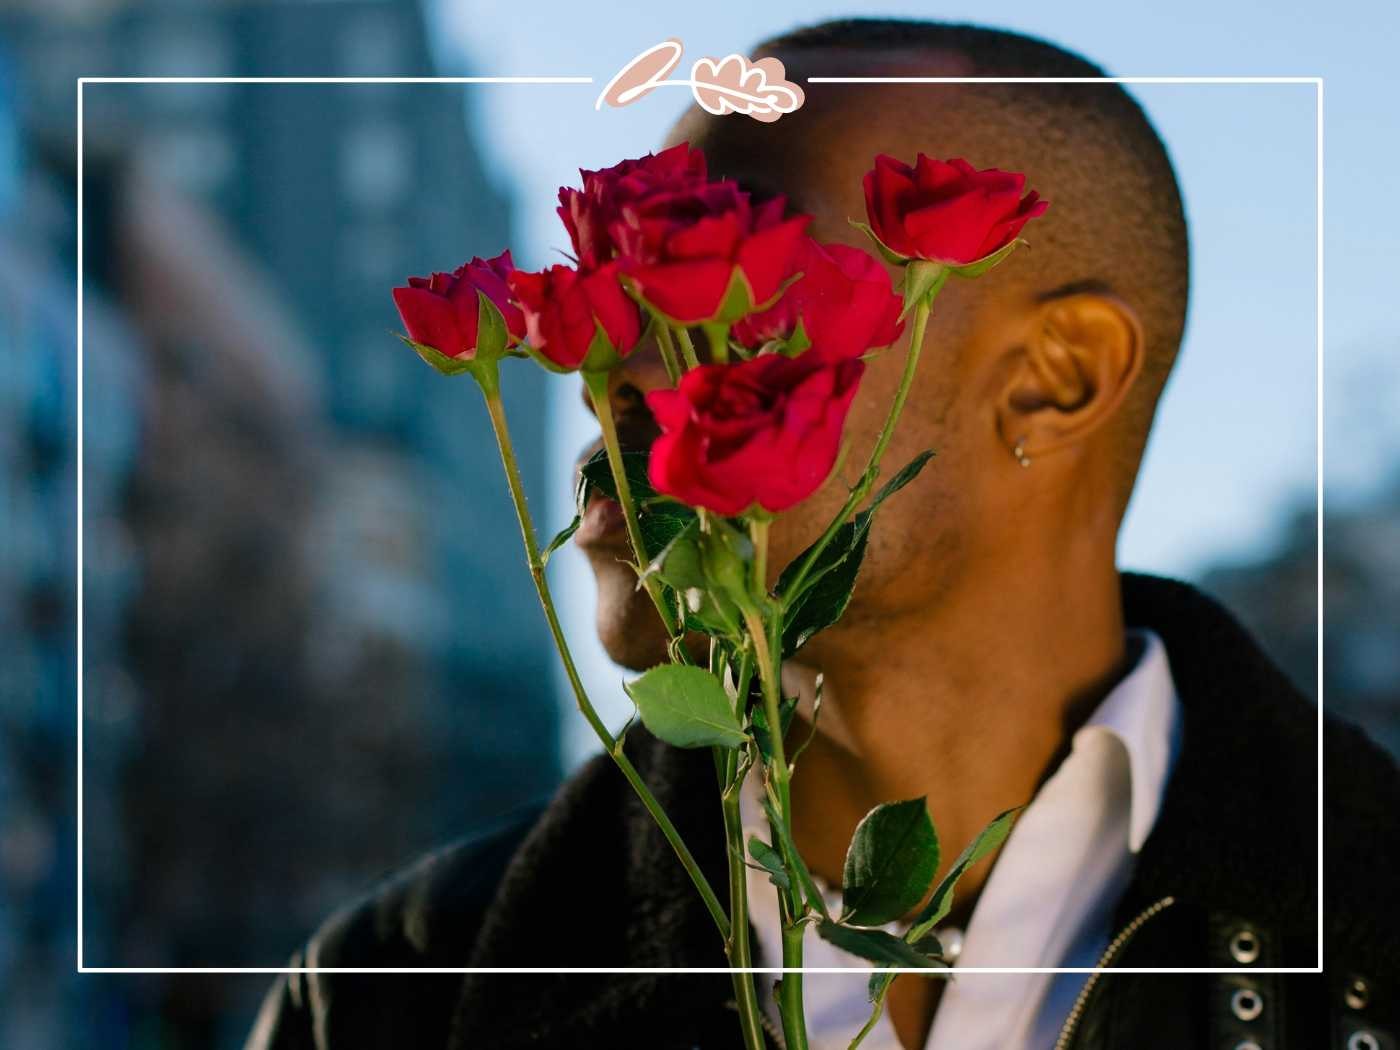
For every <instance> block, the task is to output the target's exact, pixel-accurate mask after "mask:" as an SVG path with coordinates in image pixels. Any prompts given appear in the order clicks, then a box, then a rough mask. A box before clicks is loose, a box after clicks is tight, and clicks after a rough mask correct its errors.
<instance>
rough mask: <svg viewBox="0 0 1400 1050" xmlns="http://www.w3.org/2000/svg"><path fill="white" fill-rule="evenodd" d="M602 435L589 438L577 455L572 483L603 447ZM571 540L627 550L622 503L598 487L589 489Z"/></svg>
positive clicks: (592, 547)
mask: <svg viewBox="0 0 1400 1050" xmlns="http://www.w3.org/2000/svg"><path fill="white" fill-rule="evenodd" d="M602 447H603V442H602V439H601V438H600V439H598V440H597V441H594V442H592V443H591V444H590V445H589V446H588V447H587V448H585V449H584V450H583V452H582V454H580V455H579V458H578V462H577V463H575V465H574V471H575V484H577V472H578V471H579V470H580V469H582V467H583V465H584V464H585V463H587V462H588V461H589V460H590V459H592V458H593V456H594V455H595V454H597V453H598V452H599V451H601V450H602ZM574 543H575V544H576V545H577V546H579V547H581V548H583V549H584V550H617V551H621V552H622V553H624V554H625V553H626V552H627V551H628V545H627V522H626V520H625V519H624V518H623V516H622V504H620V503H618V502H617V500H615V499H611V498H609V497H608V496H605V495H603V494H602V493H601V492H599V491H598V490H597V489H590V491H589V493H588V502H587V503H586V504H585V506H584V510H583V520H582V521H581V522H580V523H579V527H578V531H577V532H575V533H574Z"/></svg>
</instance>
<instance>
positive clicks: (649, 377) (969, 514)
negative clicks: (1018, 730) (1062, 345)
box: [575, 117, 1021, 669]
mask: <svg viewBox="0 0 1400 1050" xmlns="http://www.w3.org/2000/svg"><path fill="white" fill-rule="evenodd" d="M723 119H725V120H729V121H737V120H739V119H740V118H738V117H730V118H723ZM825 127H826V128H827V131H826V132H825V134H826V135H827V136H829V137H830V138H831V139H833V140H834V141H832V142H830V144H829V148H826V149H823V148H822V143H821V141H820V137H821V136H820V133H818V134H817V135H816V136H815V141H812V142H810V143H809V145H810V146H811V147H815V148H816V151H817V153H818V154H820V155H822V156H823V162H822V163H821V164H819V165H816V166H814V167H813V168H809V169H808V170H805V171H803V172H802V173H801V176H800V183H801V185H800V187H799V186H788V185H785V181H786V180H785V179H784V178H783V175H782V172H781V171H774V170H773V166H771V165H770V166H768V167H767V168H766V170H764V169H760V168H758V167H757V165H759V164H760V163H761V158H760V157H752V155H750V156H751V157H752V161H751V163H753V164H754V165H755V168H754V170H752V171H746V170H738V169H739V168H741V167H742V166H743V164H744V163H748V162H749V161H743V160H740V161H736V162H731V163H725V164H724V165H723V167H719V166H718V165H715V164H713V163H712V170H713V171H715V172H716V173H717V174H723V175H725V176H728V177H733V178H737V179H738V180H739V181H740V182H741V183H747V182H750V181H751V182H752V183H753V184H755V185H760V186H764V187H767V188H770V189H772V190H776V191H778V192H789V193H790V194H791V196H793V197H794V198H796V200H797V203H798V204H799V205H800V208H801V210H802V211H805V212H807V213H809V214H811V215H812V217H813V221H812V224H811V226H810V227H809V232H810V233H811V235H812V236H813V237H814V238H816V239H817V240H819V241H822V242H843V243H846V244H852V245H856V246H858V247H861V248H870V247H871V245H870V243H869V242H868V241H867V240H865V238H864V236H863V235H862V234H861V233H860V232H859V231H858V230H855V229H854V228H853V227H851V225H850V224H849V222H848V221H847V220H848V219H862V220H863V219H864V216H865V200H864V195H863V190H862V187H861V177H862V176H863V175H864V173H865V172H866V170H868V168H869V166H870V164H871V162H872V161H873V159H874V157H875V155H876V154H877V153H879V152H887V153H893V154H895V155H898V156H905V155H906V154H907V158H908V159H912V157H913V154H914V152H915V150H916V149H918V148H922V149H923V150H924V151H925V152H931V153H936V152H937V144H936V143H922V144H920V145H918V146H914V145H909V146H907V147H906V145H905V144H904V143H902V142H900V141H899V139H898V137H894V136H891V135H890V134H889V133H888V129H884V130H883V131H882V128H881V126H880V125H879V124H878V123H874V124H871V123H862V122H861V121H858V120H842V121H831V122H827V123H826V125H825ZM727 130H728V129H727V128H725V127H724V125H723V123H722V121H715V120H711V121H708V122H705V121H696V122H694V123H690V122H682V125H681V126H680V127H678V128H677V130H676V132H675V133H674V134H673V135H672V137H671V141H673V142H679V141H685V140H687V139H688V140H689V141H690V142H691V143H692V144H693V145H696V146H699V147H700V148H702V149H705V150H706V152H707V153H709V152H710V148H709V143H707V141H706V139H707V137H710V136H722V135H724V134H725V132H726V131H727ZM717 145H719V146H720V148H719V149H718V150H717V152H723V153H725V154H729V152H730V151H728V150H725V149H724V147H723V145H722V144H717ZM739 152H743V151H739ZM807 152H809V153H810V152H811V151H810V150H808V151H807ZM790 178H791V177H790ZM792 181H799V180H797V179H795V178H793V179H792ZM891 275H892V277H897V276H898V274H897V273H896V272H895V271H894V270H893V268H891ZM999 287H1000V288H1002V289H1005V287H1006V286H1005V284H1002V283H999V282H997V281H995V280H985V281H976V282H973V281H952V282H949V284H948V285H947V286H946V287H945V290H944V291H943V293H942V294H941V295H940V296H939V298H938V300H937V303H936V305H935V308H934V312H933V316H932V317H931V319H930V321H929V325H928V333H927V337H926V339H925V342H924V351H923V357H922V360H921V362H920V365H919V371H918V374H917V377H916V379H915V382H914V385H913V387H912V389H911V392H910V396H909V400H908V403H907V405H906V407H905V410H904V413H903V415H902V417H901V419H900V423H899V427H898V429H897V430H896V432H895V436H894V440H893V442H892V443H891V444H890V446H889V449H888V451H887V452H886V454H885V456H884V459H883V461H882V467H881V476H882V478H888V477H890V476H892V475H893V474H894V473H895V472H896V471H898V470H899V469H900V468H901V467H902V466H904V464H905V463H907V462H908V461H909V460H911V459H913V458H914V457H915V456H916V455H918V454H919V453H920V452H922V451H923V450H925V449H933V450H934V451H935V452H936V453H937V455H936V456H935V458H934V459H933V460H932V461H931V462H930V463H929V465H928V466H927V467H925V469H924V471H923V473H922V474H921V475H920V476H919V479H918V481H917V482H916V483H915V484H913V485H910V486H909V487H908V488H906V489H904V490H903V491H902V492H900V493H899V495H898V496H897V497H895V498H893V499H891V500H890V501H889V502H887V503H886V504H885V505H884V506H883V507H882V509H881V511H880V514H879V516H878V518H877V520H876V524H875V527H874V528H873V529H872V532H871V539H870V544H869V548H868V551H867V554H866V558H865V563H864V566H863V568H862V571H861V576H860V584H859V586H858V587H857V589H856V592H855V595H854V596H853V599H852V602H851V605H850V607H849V608H848V610H847V612H846V615H845V617H844V618H843V620H842V623H841V624H839V625H837V626H836V627H833V628H831V629H829V631H828V632H825V633H824V634H823V635H818V636H817V637H816V638H815V639H813V641H812V643H811V644H810V645H809V646H808V649H807V652H808V655H809V657H811V658H813V659H815V661H816V662H820V654H821V649H822V645H823V639H828V640H829V636H830V635H831V634H833V633H834V632H837V631H839V630H841V629H842V627H843V626H850V625H854V624H859V623H861V622H862V621H864V622H866V623H869V622H870V621H872V620H879V619H883V618H887V617H897V616H899V615H900V614H902V613H905V612H908V611H911V610H912V609H915V608H919V607H921V606H926V605H927V604H928V603H929V602H936V601H938V600H939V598H940V595H944V594H946V593H947V592H948V591H949V590H950V588H952V587H954V586H956V584H957V582H958V580H959V579H960V577H962V576H963V575H964V574H965V573H966V571H967V569H968V567H969V566H970V565H971V564H972V563H974V562H975V560H976V550H977V549H978V548H981V547H984V546H986V543H987V541H988V540H989V537H987V536H986V535H985V533H986V532H987V531H988V529H987V527H985V526H989V525H991V524H993V523H995V522H996V521H997V520H999V519H1001V518H1002V517H1003V515H1002V514H1000V513H999V512H998V511H997V510H996V509H995V508H996V505H997V502H998V501H997V500H996V498H995V496H994V495H993V494H992V493H990V492H989V491H988V490H987V483H986V481H985V480H984V479H985V476H986V474H987V473H988V472H986V471H983V470H981V469H979V464H983V463H984V462H986V461H987V460H988V458H989V457H999V458H1001V459H1004V458H1005V457H1006V455H1007V453H1006V449H1005V446H1004V445H1003V444H1002V443H1001V442H1000V441H999V440H998V438H997V434H996V425H995V420H994V418H993V417H992V415H991V414H990V412H989V406H990V403H991V398H992V393H991V383H992V380H993V379H994V374H995V363H996V359H997V356H998V355H997V353H996V349H997V348H998V347H1000V346H1002V345H1004V343H1005V340H1006V332H1007V327H1008V325H1009V324H1011V323H1014V320H1015V318H1016V317H1017V316H1018V315H1019V312H1020V309H1021V307H1020V304H1018V303H1017V302H1015V301H1014V299H1013V298H1012V297H1011V296H1010V295H1008V294H1007V293H1006V292H1005V291H1003V294H1002V296H1001V301H998V295H997V290H998V288H999ZM908 344H909V332H908V329H907V326H906V331H905V333H904V335H903V336H902V337H901V339H900V340H899V342H898V343H896V345H895V346H893V347H891V348H889V349H888V350H884V351H881V352H879V354H878V355H877V356H875V357H874V358H873V359H870V360H868V361H867V366H866V372H865V376H864V378H863V379H862V381H861V386H860V390H859V393H858V394H857V396H856V399H855V402H854V404H853V406H852V408H851V412H850V416H849V419H848V422H847V425H846V448H845V451H844V453H843V456H842V459H841V461H840V463H839V465H838V468H837V470H836V472H835V473H834V474H833V476H832V477H831V478H830V479H828V481H827V483H826V484H825V485H824V486H823V487H822V488H821V489H820V490H819V491H818V492H817V493H816V494H815V495H813V496H812V497H811V498H810V499H808V500H806V501H805V502H803V503H801V504H799V505H798V506H797V507H795V508H793V509H792V510H790V511H787V512H786V513H784V514H781V515H779V516H778V518H777V520H776V521H775V522H774V524H773V527H772V530H771V533H770V537H771V538H770V555H769V562H770V565H771V566H772V567H773V572H774V574H775V575H776V573H777V572H778V571H781V569H782V567H783V566H785V565H786V564H787V563H788V562H789V561H791V560H792V559H793V558H795V557H796V556H797V555H798V554H800V553H801V552H802V550H803V549H804V548H805V547H806V546H807V545H808V544H810V543H811V542H812V541H814V540H815V539H816V538H817V537H818V536H819V535H820V533H821V532H822V530H823V529H824V528H825V526H826V524H827V523H828V522H829V521H830V520H831V518H832V517H833V516H834V515H835V514H836V513H837V511H838V510H839V509H840V507H841V505H842V503H843V502H844V501H845V499H846V497H847V495H848V493H849V487H850V486H851V485H853V484H854V483H855V481H856V480H857V479H858V478H859V476H860V473H861V470H862V469H863V467H864V465H865V462H866V458H867V456H868V455H869V452H870V449H871V447H872V446H873V444H874V442H875V437H876V435H877V434H878V432H879V431H880V428H881V427H882V425H883V424H884V421H885V417H886V415H887V413H888V411H889V406H890V404H891V403H892V401H893V399H894V394H895V390H896V388H897V387H898V385H899V381H900V376H901V373H902V371H903V368H904V363H905V360H906V355H907V352H908ZM666 383H667V379H666V373H665V371H664V369H663V367H662V365H661V361H660V358H659V355H658V353H657V350H656V348H655V347H654V346H643V347H641V348H639V349H638V350H637V351H636V352H635V353H634V354H633V355H631V356H630V357H629V358H628V360H627V361H626V362H625V363H624V365H623V367H622V368H621V369H619V370H618V372H617V373H615V374H614V376H613V402H612V403H613V410H614V413H615V414H616V415H617V417H618V426H619V430H620V433H621V439H622V442H623V444H624V446H627V445H629V444H630V445H632V446H634V447H638V448H645V447H647V446H648V445H649V443H650V441H651V439H652V438H653V437H654V436H655V434H656V428H655V424H654V423H653V421H652V419H651V416H650V414H649V413H648V412H647V409H646V404H645V401H644V399H643V395H644V394H645V392H646V391H648V390H652V389H655V388H657V387H660V386H664V385H666ZM1013 437H1014V435H1013ZM596 447H598V446H597V445H595V446H593V447H590V448H589V449H588V450H586V452H585V454H584V458H586V457H587V456H588V455H590V454H592V452H593V451H594V450H595V449H596ZM994 473H997V474H999V473H1000V472H994ZM979 521H982V522H984V526H979V527H977V528H974V527H973V523H976V522H979ZM575 542H576V543H577V544H578V545H579V547H580V548H581V549H582V550H583V551H584V552H585V553H586V554H587V556H588V558H589V562H590V564H591V566H592V568H593V572H594V575H595V577H596V579H597V583H598V608H597V616H598V634H599V637H600V639H601V640H602V642H603V645H604V647H605V648H606V649H607V651H608V653H609V655H610V656H611V657H612V658H613V659H614V660H616V661H617V662H619V663H621V664H623V665H624V666H627V667H632V668H636V669H642V668H645V667H649V666H652V665H654V664H656V663H658V662H660V661H662V660H664V659H665V648H664V643H665V635H664V633H663V632H662V630H661V628H660V624H659V621H658V619H657V616H656V613H655V611H654V609H652V607H651V604H650V599H649V598H648V597H647V595H646V593H645V592H644V591H641V590H638V589H637V587H636V574H635V573H634V572H633V571H632V569H631V568H630V567H629V566H628V565H627V564H626V561H625V559H626V555H627V546H626V537H625V534H624V532H623V529H622V524H621V519H620V514H619V512H618V510H617V507H616V505H615V504H613V503H611V501H598V500H596V499H595V500H594V501H593V503H592V504H591V505H590V507H589V510H588V513H587V514H586V515H585V520H584V524H583V526H582V527H581V528H580V530H579V532H578V533H577V534H576V536H575Z"/></svg>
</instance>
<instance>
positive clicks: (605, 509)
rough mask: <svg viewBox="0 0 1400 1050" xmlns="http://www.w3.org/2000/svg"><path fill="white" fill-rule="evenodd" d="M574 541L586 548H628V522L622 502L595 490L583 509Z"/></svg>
mask: <svg viewBox="0 0 1400 1050" xmlns="http://www.w3.org/2000/svg"><path fill="white" fill-rule="evenodd" d="M574 542H575V543H576V544H578V545H579V546H580V547H582V548H584V549H585V550H602V549H607V548H616V549H619V550H625V549H626V548H627V523H626V521H625V520H624V519H623V516H622V504H620V503H618V502H617V500H615V499H610V498H608V497H607V496H604V495H602V494H601V493H598V492H595V493H593V495H592V496H590V497H589V499H588V506H587V507H585V508H584V511H583V521H582V522H581V523H580V524H579V527H578V531H577V532H575V533H574Z"/></svg>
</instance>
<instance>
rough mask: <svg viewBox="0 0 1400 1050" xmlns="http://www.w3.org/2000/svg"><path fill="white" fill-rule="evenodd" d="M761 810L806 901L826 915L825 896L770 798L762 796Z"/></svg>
mask: <svg viewBox="0 0 1400 1050" xmlns="http://www.w3.org/2000/svg"><path fill="white" fill-rule="evenodd" d="M763 812H765V813H767V814H768V823H769V824H770V825H772V827H773V832H774V834H776V835H777V836H778V838H779V839H781V840H782V844H783V852H784V853H785V854H786V855H787V856H789V857H791V858H792V866H793V869H794V872H795V874H796V875H797V881H798V883H799V884H800V885H801V887H802V893H803V894H804V895H805V896H806V898H807V903H808V904H809V905H811V906H812V908H813V909H814V910H816V911H817V912H820V913H821V914H822V915H823V916H828V912H827V910H826V898H825V897H823V896H822V891H821V890H820V889H818V888H817V884H816V881H815V880H814V879H813V878H812V873H811V872H810V871H808V870H807V862H806V861H804V860H803V859H802V854H800V853H798V852H797V846H796V845H795V844H794V843H793V841H792V831H791V830H790V829H789V828H788V826H787V825H786V824H784V823H783V820H782V818H781V817H779V816H778V811H777V810H776V809H774V808H773V800H772V799H769V798H764V800H763Z"/></svg>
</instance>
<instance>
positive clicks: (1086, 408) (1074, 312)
mask: <svg viewBox="0 0 1400 1050" xmlns="http://www.w3.org/2000/svg"><path fill="white" fill-rule="evenodd" d="M1143 352H1144V351H1143V335H1142V322H1141V321H1140V320H1139V319H1138V315H1137V311H1135V310H1134V309H1133V308H1132V307H1131V306H1130V305H1129V304H1128V303H1126V302H1124V301H1123V300H1122V299H1119V298H1118V297H1117V296H1115V295H1112V294H1109V293H1106V292H1076V293H1074V294H1071V295H1065V296H1059V297H1057V298H1054V299H1050V300H1047V301H1046V302H1044V303H1041V304H1040V305H1039V306H1038V307H1037V308H1036V310H1035V312H1034V313H1033V315H1032V316H1031V318H1030V324H1029V331H1028V333H1027V335H1026V336H1025V338H1024V342H1023V345H1022V348H1021V354H1020V359H1019V360H1018V361H1017V362H1016V363H1015V365H1014V367H1013V368H1012V369H1011V372H1010V375H1009V377H1008V380H1007V383H1006V386H1005V387H1004V388H1003V391H1002V394H1001V398H1000V400H999V403H998V405H997V416H998V418H997V422H998V425H999V427H1000V430H1001V436H1002V440H1003V441H1005V442H1007V447H1008V448H1009V449H1019V451H1018V452H1016V455H1017V458H1024V459H1029V458H1032V457H1035V456H1044V455H1046V454H1048V453H1050V452H1054V451H1055V450H1057V449H1060V448H1064V447H1066V446H1068V445H1072V444H1075V443H1077V442H1079V441H1082V440H1083V439H1084V438H1085V437H1087V436H1088V435H1089V434H1091V433H1093V432H1094V431H1095V430H1097V429H1098V428H1099V427H1101V426H1103V425H1104V424H1105V423H1106V422H1108V420H1109V419H1111V418H1112V417H1113V414H1114V413H1115V412H1117V411H1118V407H1119V405H1121V404H1122V403H1123V398H1124V397H1125V396H1126V395H1127V393H1128V390H1129V389H1131V387H1132V385H1133V383H1134V382H1135V381H1136V380H1137V377H1138V374H1139V373H1140V372H1141V371H1142V360H1143Z"/></svg>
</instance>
